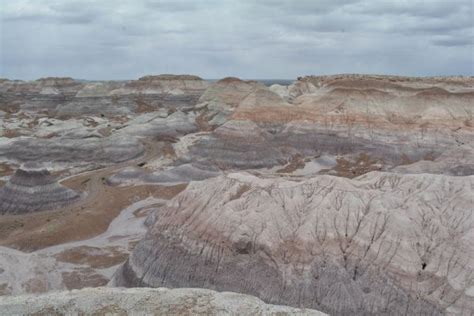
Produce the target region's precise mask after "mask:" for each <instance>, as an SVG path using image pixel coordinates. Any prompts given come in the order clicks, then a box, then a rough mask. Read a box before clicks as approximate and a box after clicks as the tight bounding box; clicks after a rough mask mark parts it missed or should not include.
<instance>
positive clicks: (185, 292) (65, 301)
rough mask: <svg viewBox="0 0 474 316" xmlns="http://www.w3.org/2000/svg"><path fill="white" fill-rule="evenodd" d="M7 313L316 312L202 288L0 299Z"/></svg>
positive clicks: (0, 306) (85, 291)
mask: <svg viewBox="0 0 474 316" xmlns="http://www.w3.org/2000/svg"><path fill="white" fill-rule="evenodd" d="M0 312H1V313H2V314H8V315H26V314H28V315H31V314H61V315H76V314H80V315H82V314H86V315H109V314H114V315H115V314H118V315H122V314H123V315H249V316H250V315H262V316H263V315H315V316H323V315H325V314H324V313H320V312H318V311H315V310H310V309H298V308H291V307H286V306H277V305H269V304H265V303H264V302H262V301H261V300H259V299H258V298H255V297H252V296H249V295H242V294H237V293H230V292H224V293H219V292H214V291H209V290H204V289H165V288H160V289H112V288H95V289H83V290H75V291H71V292H53V293H50V294H43V295H40V296H15V297H8V298H2V299H0Z"/></svg>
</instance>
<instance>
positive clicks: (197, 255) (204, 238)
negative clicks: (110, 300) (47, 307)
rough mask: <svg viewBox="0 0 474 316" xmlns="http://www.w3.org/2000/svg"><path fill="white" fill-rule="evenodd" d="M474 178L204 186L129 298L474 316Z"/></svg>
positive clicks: (167, 219) (159, 230)
mask: <svg viewBox="0 0 474 316" xmlns="http://www.w3.org/2000/svg"><path fill="white" fill-rule="evenodd" d="M473 186H474V177H472V176H471V177H447V176H435V175H396V174H390V173H380V172H372V173H369V174H367V175H365V176H361V177H359V178H356V179H354V180H348V179H345V178H338V177H332V176H318V177H315V178H311V179H308V180H305V181H301V182H296V181H288V180H284V179H260V178H257V177H255V176H251V175H248V174H230V175H228V176H221V177H218V178H215V179H211V180H207V181H204V182H192V183H191V184H190V185H189V186H188V188H187V189H186V190H185V191H184V192H182V193H181V194H179V195H178V196H176V197H175V198H174V199H173V200H172V201H171V202H170V203H168V204H167V206H166V208H165V209H164V210H162V211H161V212H160V216H157V217H156V223H155V224H154V225H153V227H152V228H151V229H150V230H149V231H148V233H147V235H146V237H145V238H144V240H142V241H141V242H140V243H139V244H138V246H137V248H136V249H135V250H134V252H133V253H132V255H131V257H130V258H129V260H128V261H127V262H126V263H125V265H124V266H123V267H122V269H121V270H119V271H118V273H117V274H116V276H115V284H116V285H119V286H170V287H189V286H192V287H204V288H210V289H216V290H220V291H222V290H224V291H235V292H241V293H247V294H251V295H255V296H258V297H260V298H261V299H263V300H264V301H266V302H270V303H275V304H286V305H290V306H298V307H307V308H316V309H319V310H322V311H326V312H329V313H334V314H339V315H341V314H347V315H349V314H352V315H354V314H360V315H368V314H374V315H380V314H390V313H395V314H398V313H404V312H406V311H407V310H408V311H409V314H430V315H437V314H443V313H445V312H446V311H447V310H448V309H449V310H450V311H456V310H461V309H463V308H464V309H465V310H472V308H473V307H474V306H473V305H472V304H473V300H472V297H470V296H468V294H467V293H468V292H467V291H468V290H469V288H470V287H472V286H474V284H472V280H471V279H470V275H472V273H473V269H472V266H473V263H474V256H473V254H474V251H473V247H472V244H471V243H470V242H469V240H470V239H471V238H472V231H473V228H474V222H473V214H472V212H473V209H472V205H474V204H473V203H474V200H473V196H474V195H473Z"/></svg>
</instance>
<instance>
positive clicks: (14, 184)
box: [0, 163, 81, 214]
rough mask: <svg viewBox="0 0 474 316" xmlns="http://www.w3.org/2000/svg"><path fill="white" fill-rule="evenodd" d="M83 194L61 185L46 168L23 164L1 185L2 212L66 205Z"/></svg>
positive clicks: (33, 164)
mask: <svg viewBox="0 0 474 316" xmlns="http://www.w3.org/2000/svg"><path fill="white" fill-rule="evenodd" d="M80 197H81V194H79V193H77V192H75V191H73V190H71V189H69V188H66V187H64V186H62V185H60V184H59V183H58V182H57V180H56V179H55V178H54V177H53V176H52V175H51V174H50V173H49V172H48V170H47V169H45V168H43V167H42V166H41V165H38V164H35V163H27V164H24V165H23V166H22V167H21V168H20V169H18V170H17V171H16V172H15V174H14V175H13V176H12V177H11V179H10V180H9V181H8V182H7V183H6V184H5V185H4V186H3V187H1V188H0V214H26V213H31V212H37V211H43V210H49V209H55V208H59V207H64V206H67V205H70V204H72V203H74V202H76V201H78V200H79V199H80Z"/></svg>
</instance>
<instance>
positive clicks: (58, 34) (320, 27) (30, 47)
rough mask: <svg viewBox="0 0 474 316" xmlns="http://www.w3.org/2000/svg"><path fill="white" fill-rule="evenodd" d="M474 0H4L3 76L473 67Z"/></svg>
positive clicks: (407, 71) (0, 32) (0, 0)
mask: <svg viewBox="0 0 474 316" xmlns="http://www.w3.org/2000/svg"><path fill="white" fill-rule="evenodd" d="M473 3H474V2H473V0H444V1H441V0H426V1H421V0H360V1H358V0H260V1H257V0H200V1H196V0H183V1H179V0H174V1H173V0H101V1H97V0H62V1H61V0H56V1H55V0H0V77H7V78H12V79H36V78H39V77H45V76H71V77H74V78H84V79H133V78H138V77H140V76H142V75H144V74H159V73H191V74H196V75H200V76H201V77H204V78H221V77H224V76H230V75H232V76H238V77H242V78H288V79H292V78H295V77H297V76H300V75H307V74H334V73H379V74H401V75H417V76H425V75H459V74H460V75H473V74H474V46H473V42H474V25H473V23H474V22H473V21H474V17H473V11H474V10H473V6H474V5H473Z"/></svg>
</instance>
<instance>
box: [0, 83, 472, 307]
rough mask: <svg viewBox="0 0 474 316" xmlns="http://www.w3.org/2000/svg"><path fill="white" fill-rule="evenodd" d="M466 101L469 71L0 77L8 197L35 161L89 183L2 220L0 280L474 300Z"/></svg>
mask: <svg viewBox="0 0 474 316" xmlns="http://www.w3.org/2000/svg"><path fill="white" fill-rule="evenodd" d="M473 99H474V78H472V77H426V78H409V77H400V76H378V75H334V76H307V77H300V78H298V80H296V81H295V82H293V83H292V84H290V85H273V86H271V87H267V86H265V85H264V84H263V83H261V82H257V81H251V80H241V79H238V78H233V77H229V78H224V79H222V80H219V81H216V82H208V81H205V80H203V79H201V78H199V77H196V76H191V75H158V76H155V75H153V76H144V77H142V78H140V79H138V80H128V81H101V82H85V81H78V80H74V79H71V78H44V79H40V80H36V81H27V82H24V81H12V80H3V79H2V80H0V181H1V182H2V184H3V183H6V185H4V187H3V188H2V189H1V191H0V192H1V194H3V195H6V196H7V197H8V196H9V195H8V192H12V188H13V189H15V190H17V191H18V190H20V189H21V188H23V187H24V183H26V182H27V181H26V182H25V181H23V182H22V181H19V180H18V178H20V180H21V179H22V175H21V174H19V175H13V171H14V170H15V169H16V168H17V166H18V165H20V164H22V163H28V162H39V163H45V162H47V163H48V167H50V168H49V169H50V170H51V172H54V173H56V172H58V173H61V174H62V176H66V175H67V176H69V177H67V179H66V180H65V181H63V183H64V184H65V186H67V187H70V188H74V190H77V191H81V192H86V194H88V195H87V196H88V198H87V199H83V200H80V201H79V202H78V203H77V204H74V206H72V207H71V208H68V211H69V212H64V211H63V210H62V209H57V210H52V211H51V212H33V213H31V214H28V215H27V216H0V242H1V245H3V246H5V247H3V248H2V247H0V248H1V249H0V259H1V261H2V269H4V270H5V272H4V273H2V272H1V271H2V270H0V294H2V293H3V294H19V293H24V292H29V293H34V292H36V293H39V292H46V291H49V290H52V289H57V290H59V289H65V288H68V289H71V288H74V287H78V288H81V287H86V286H101V285H104V284H106V283H107V282H108V281H109V280H111V278H112V275H113V274H114V272H116V273H115V276H114V278H113V283H115V284H116V285H124V286H154V287H155V286H156V287H161V286H167V287H203V288H208V289H212V290H225V291H227V290H230V291H235V292H240V293H246V294H251V295H255V296H257V297H258V298H260V299H262V300H263V301H265V302H266V303H273V304H285V305H290V306H293V307H306V308H316V309H318V310H323V311H325V312H329V313H331V314H336V315H362V314H363V315H388V314H402V315H405V314H408V315H420V314H421V315H440V314H455V315H471V314H472V311H474V303H473V297H474V294H473V293H474V292H473V290H474V284H473V283H472V280H473V277H472V276H473V275H474V271H473V268H472V267H473V266H474V249H473V248H472V245H471V243H470V241H471V240H472V239H473V238H474V236H473V231H474V228H473V218H474V215H473V214H472V211H473V207H472V206H473V204H474V203H473V199H472V196H473V195H474V193H473V187H474V183H473V179H474V178H473V174H474V155H473V153H474V116H473V113H474V108H473ZM84 171H86V172H84ZM28 172H29V171H28ZM28 172H27V174H29V173H28ZM19 173H20V171H19ZM23 178H25V175H23ZM48 179H51V178H48ZM15 181H17V182H18V183H19V184H18V185H17V184H15ZM48 181H49V180H48ZM51 181H52V182H47V181H46V182H47V185H46V186H45V187H47V188H48V190H49V191H51V192H56V193H54V194H53V195H51V196H50V195H48V197H49V198H51V197H54V198H58V196H59V197H61V196H63V195H64V196H69V195H68V194H69V193H70V194H71V195H70V197H68V199H69V200H70V201H77V198H76V199H74V197H75V196H76V195H77V193H74V194H73V193H71V191H70V190H68V189H67V188H66V187H61V186H60V185H59V184H57V183H56V182H54V181H53V180H51ZM22 186H23V187H22ZM19 188H20V189H19ZM41 188H43V187H41ZM23 190H24V191H25V192H27V193H28V194H30V195H31V192H33V193H34V192H40V193H41V192H43V191H41V190H31V189H30V187H28V188H27V189H25V188H23ZM66 192H69V193H67V194H66ZM43 193H44V192H43ZM90 193H92V194H90ZM28 194H22V195H18V194H16V195H14V197H15V199H17V200H18V201H17V200H15V201H13V200H8V199H4V198H3V197H2V200H1V202H0V205H3V207H4V208H8V210H7V211H5V210H1V213H5V212H6V213H7V214H12V213H13V212H17V211H18V210H19V209H18V208H16V209H15V210H13V208H12V207H13V204H15V205H16V206H21V207H23V208H24V209H25V212H29V208H31V207H33V203H30V204H28V203H25V202H24V201H23V202H22V198H24V197H26V196H27V195H28ZM38 194H39V193H38ZM33 195H34V194H33ZM11 196H12V194H10V197H9V198H10V199H12V198H11ZM34 196H35V197H36V196H37V195H34ZM41 196H42V197H41V201H40V202H39V203H34V206H37V205H42V204H45V203H46V202H45V201H46V200H47V199H46V197H45V196H43V195H41ZM12 201H13V202H12ZM60 201H62V200H60ZM81 201H82V202H81ZM22 203H23V204H22ZM58 203H59V201H58ZM5 205H6V206H5ZM51 207H56V205H53V206H51ZM48 208H49V207H48ZM32 222H34V224H35V225H32V224H31V223H32ZM144 223H146V225H144ZM72 227H73V229H71V228H72ZM107 227H108V228H107ZM148 228H149V230H148V233H146V236H145V232H146V231H147V229H148ZM141 238H143V240H142V241H141V242H139V243H138V244H137V242H138V241H139V240H140V239H141ZM62 240H63V241H62ZM65 240H67V241H68V243H66V244H64V245H62V244H61V243H62V242H64V241H65ZM6 247H12V248H16V250H14V249H9V248H6ZM63 247H64V248H63ZM22 251H31V253H28V254H26V253H24V252H22ZM130 253H132V254H131V255H130V257H128V256H129V254H130ZM127 257H128V260H127V261H126V262H125V263H124V261H125V260H126V258H127ZM62 260H63V261H62ZM64 260H65V261H64ZM123 263H124V264H123ZM17 264H21V265H22V266H21V267H20V268H18V269H16V265H17ZM119 266H120V268H119ZM98 267H102V268H98ZM105 267H106V268H105ZM24 271H28V273H26V272H24ZM129 293H130V292H129ZM38 304H40V303H38Z"/></svg>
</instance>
